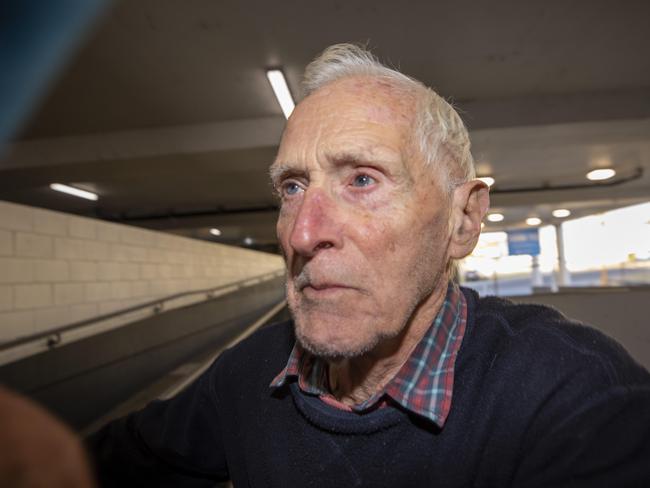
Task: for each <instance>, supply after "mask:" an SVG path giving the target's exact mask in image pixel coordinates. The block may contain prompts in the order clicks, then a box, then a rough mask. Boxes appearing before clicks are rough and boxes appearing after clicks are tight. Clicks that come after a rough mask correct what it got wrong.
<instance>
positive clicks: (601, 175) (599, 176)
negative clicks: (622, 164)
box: [587, 168, 616, 181]
mask: <svg viewBox="0 0 650 488" xmlns="http://www.w3.org/2000/svg"><path fill="white" fill-rule="evenodd" d="M615 174H616V171H614V170H613V169H612V168H602V169H595V170H593V171H590V172H589V173H587V179H588V180H591V181H600V180H608V179H610V178H611V177H613V176H614V175H615Z"/></svg>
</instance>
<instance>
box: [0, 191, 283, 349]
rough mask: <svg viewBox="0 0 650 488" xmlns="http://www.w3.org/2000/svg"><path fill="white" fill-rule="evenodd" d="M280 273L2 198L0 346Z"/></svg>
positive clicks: (275, 261) (209, 249) (188, 243)
mask: <svg viewBox="0 0 650 488" xmlns="http://www.w3.org/2000/svg"><path fill="white" fill-rule="evenodd" d="M282 268H283V263H282V259H281V258H280V257H279V256H273V255H269V254H264V253H258V252H255V251H250V250H246V249H240V248H235V247H229V246H223V245H219V244H212V243H208V242H203V241H197V240H193V239H187V238H183V237H179V236H174V235H170V234H164V233H161V232H153V231H148V230H144V229H138V228H135V227H129V226H125V225H120V224H114V223H110V222H103V221H99V220H94V219H87V218H83V217H79V216H75V215H68V214H63V213H60V212H53V211H50V210H44V209H39V208H32V207H26V206H24V205H18V204H15V203H9V202H3V201H0V342H5V341H9V340H13V339H15V338H17V337H22V336H27V335H30V334H34V333H37V332H43V331H46V330H48V329H51V328H55V327H59V326H62V325H66V324H69V323H73V322H76V321H79V320H84V319H88V318H91V317H93V316H96V315H98V314H104V313H108V312H114V311H116V310H119V309H122V308H125V307H128V306H131V305H135V304H138V303H143V302H146V301H149V300H152V299H155V298H157V297H162V296H165V295H170V294H172V293H178V292H182V291H189V290H193V289H203V288H208V287H211V286H219V285H221V284H226V283H229V282H233V281H237V280H242V279H246V278H250V277H253V276H258V275H261V274H264V273H268V272H271V271H276V270H280V269H282Z"/></svg>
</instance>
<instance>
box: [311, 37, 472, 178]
mask: <svg viewBox="0 0 650 488" xmlns="http://www.w3.org/2000/svg"><path fill="white" fill-rule="evenodd" d="M355 76H368V77H376V78H382V79H385V80H387V81H390V82H392V83H394V84H395V85H396V86H400V87H402V88H405V89H406V90H408V91H409V92H411V93H413V95H414V96H415V99H416V100H417V102H416V104H417V105H416V113H415V114H414V121H413V128H414V134H413V136H414V139H413V140H414V143H415V146H416V148H417V149H418V150H419V152H420V154H421V156H422V158H423V162H424V164H425V165H429V166H434V167H437V168H440V169H443V171H442V172H441V174H442V175H443V176H444V177H445V180H446V185H447V188H448V189H449V190H451V189H453V187H455V186H456V185H457V184H460V183H463V182H465V181H468V180H471V179H473V178H474V177H475V170H474V158H473V157H472V153H471V152H470V141H469V134H468V133H467V129H466V128H465V124H463V121H462V120H461V118H460V116H459V115H458V112H456V110H454V108H453V107H452V106H451V105H450V104H449V103H448V102H447V101H446V100H445V99H444V98H442V97H441V96H440V95H438V94H437V93H436V92H435V91H433V90H432V89H431V88H428V87H427V86H425V85H424V84H422V83H421V82H419V81H417V80H415V79H413V78H411V77H409V76H406V75H405V74H403V73H400V72H399V71H396V70H394V69H391V68H388V67H387V66H385V65H383V64H382V63H381V62H380V61H379V60H378V59H377V58H376V57H375V56H374V55H373V54H372V53H371V52H369V51H368V50H366V49H365V48H363V47H360V46H357V45H355V44H335V45H333V46H330V47H328V48H327V49H325V51H323V53H322V54H321V55H320V56H318V57H317V58H316V59H314V60H313V61H312V62H311V63H310V64H309V65H308V66H307V68H306V69H305V74H304V78H303V89H304V92H305V95H309V94H311V93H313V92H315V91H316V90H318V89H319V88H322V87H323V86H325V85H327V84H329V83H332V82H333V81H336V80H339V79H341V78H346V77H355Z"/></svg>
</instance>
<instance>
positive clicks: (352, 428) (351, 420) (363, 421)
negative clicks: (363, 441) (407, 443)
mask: <svg viewBox="0 0 650 488" xmlns="http://www.w3.org/2000/svg"><path fill="white" fill-rule="evenodd" d="M290 389H291V395H292V397H293V401H294V404H295V405H296V407H297V408H298V410H299V411H300V413H301V414H302V415H303V416H304V417H305V419H306V420H307V421H308V422H310V423H311V424H313V425H315V426H317V427H319V428H321V429H323V430H327V431H330V432H332V433H335V434H371V433H373V432H377V431H380V430H386V429H389V428H391V427H393V426H395V425H397V424H398V423H400V422H401V421H402V420H403V419H404V418H405V417H408V414H407V413H406V412H404V411H402V409H401V408H399V407H398V406H395V407H386V408H379V409H376V410H373V411H372V412H367V413H363V414H360V413H357V412H353V411H352V412H348V411H345V410H341V409H338V408H335V407H333V406H331V405H328V404H327V403H325V402H323V401H322V400H321V399H320V398H318V396H315V395H310V394H308V393H304V392H302V391H301V390H300V388H299V387H298V384H297V383H296V382H295V381H293V382H291V383H290Z"/></svg>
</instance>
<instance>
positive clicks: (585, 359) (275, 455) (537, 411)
mask: <svg viewBox="0 0 650 488" xmlns="http://www.w3.org/2000/svg"><path fill="white" fill-rule="evenodd" d="M463 291H464V292H465V294H466V297H467V299H468V323H467V331H466V335H465V338H464V340H463V344H462V346H461V350H460V352H459V356H458V359H457V363H456V377H455V385H454V393H453V403H452V408H451V412H450V415H449V417H448V419H447V422H446V424H445V425H444V427H443V428H442V429H439V428H437V427H436V426H435V425H434V424H432V423H431V422H429V421H427V420H425V419H423V418H420V417H418V416H416V415H414V414H410V413H408V412H406V411H404V410H402V409H400V408H398V407H396V408H392V407H389V408H384V409H380V410H376V411H373V412H371V413H367V414H364V415H359V414H356V413H352V412H344V411H340V410H337V409H335V408H333V407H330V406H328V405H326V404H325V403H323V402H322V401H320V400H319V399H318V398H315V397H311V396H309V395H305V394H303V393H302V392H300V390H299V389H298V388H297V387H296V386H295V383H294V384H292V385H289V386H287V387H286V388H283V389H280V390H277V391H275V392H274V393H272V392H271V390H270V389H269V383H270V382H271V381H272V379H273V377H274V376H275V375H276V374H277V373H278V372H279V371H280V370H282V368H283V367H284V366H285V364H286V361H287V359H288V356H289V354H290V352H291V348H292V346H293V343H294V336H293V331H292V327H291V324H290V323H283V324H279V325H276V326H270V327H267V328H264V329H262V330H260V331H259V332H257V333H256V334H254V335H253V336H251V337H250V338H249V339H247V340H246V341H244V342H242V343H241V344H239V345H238V346H236V347H235V348H233V349H231V350H229V351H226V352H224V353H223V354H222V355H221V357H220V358H219V359H218V360H217V361H216V362H215V363H214V364H213V365H212V367H211V368H210V369H209V370H208V371H207V372H206V373H205V374H204V375H203V376H202V377H201V378H200V379H199V380H197V382H196V383H195V384H193V385H192V386H191V387H190V388H188V389H187V390H186V391H184V392H183V393H181V394H180V395H179V396H177V397H176V398H174V399H172V400H170V401H165V402H154V403H152V404H150V405H149V406H147V407H146V408H145V409H144V410H142V411H140V412H138V413H135V414H132V415H131V416H129V417H127V418H125V419H121V420H118V421H116V422H113V423H112V424H109V425H108V426H107V427H105V428H103V429H101V430H100V431H99V432H98V433H96V434H95V435H93V436H92V437H91V438H90V439H89V441H88V442H89V446H90V448H91V452H92V454H93V456H94V459H95V463H96V467H97V473H98V476H99V478H100V481H101V483H102V485H103V486H120V487H122V486H136V485H137V486H213V485H214V483H215V481H218V480H224V479H227V478H232V480H233V483H234V486H235V487H239V486H251V487H309V486H313V487H355V486H368V487H382V486H386V487H390V488H396V487H423V486H437V487H467V486H481V487H483V486H485V487H488V486H494V487H506V486H522V487H523V486H525V487H550V486H607V487H610V486H611V487H613V486H616V487H619V486H646V487H647V486H650V375H649V374H648V372H647V371H645V370H644V369H643V368H642V367H640V366H639V365H638V364H636V363H635V362H634V361H633V360H632V359H631V358H630V357H629V356H628V354H627V353H626V352H625V351H624V350H623V349H622V348H621V347H620V346H619V345H618V344H617V343H615V342H614V341H612V340H611V339H609V338H608V337H606V336H604V335H603V334H601V333H599V332H598V331H596V330H594V329H591V328H588V327H585V326H583V325H580V324H577V323H573V322H570V321H568V320H567V319H566V318H565V317H563V316H562V315H561V314H559V313H558V312H557V311H555V310H553V309H551V308H548V307H543V306H539V305H515V304H513V303H511V302H508V301H506V300H502V299H499V298H483V299H480V300H479V299H478V297H477V296H476V294H474V293H473V292H471V291H468V290H466V289H465V290H463Z"/></svg>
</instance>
